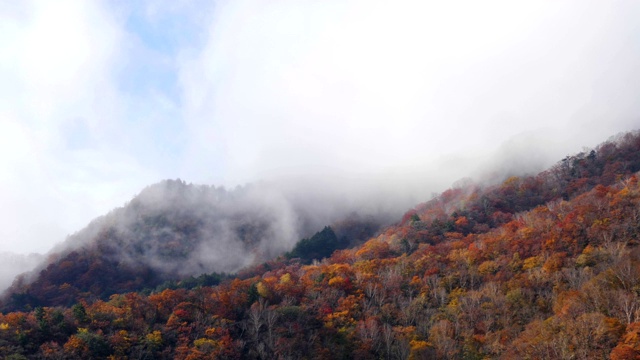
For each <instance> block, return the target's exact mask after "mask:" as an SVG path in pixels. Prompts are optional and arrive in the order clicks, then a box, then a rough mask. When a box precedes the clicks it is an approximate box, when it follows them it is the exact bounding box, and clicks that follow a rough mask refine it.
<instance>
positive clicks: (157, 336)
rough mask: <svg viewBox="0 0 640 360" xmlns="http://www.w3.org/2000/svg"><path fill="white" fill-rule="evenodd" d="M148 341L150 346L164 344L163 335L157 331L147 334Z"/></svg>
mask: <svg viewBox="0 0 640 360" xmlns="http://www.w3.org/2000/svg"><path fill="white" fill-rule="evenodd" d="M146 339H147V342H149V343H150V344H153V345H156V346H159V345H161V344H162V333H161V332H160V331H157V330H156V331H154V332H152V333H149V334H147V336H146Z"/></svg>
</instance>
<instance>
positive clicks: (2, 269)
mask: <svg viewBox="0 0 640 360" xmlns="http://www.w3.org/2000/svg"><path fill="white" fill-rule="evenodd" d="M43 260H44V255H42V254H36V253H32V254H28V255H25V254H15V253H11V252H6V251H5V252H0V280H4V281H0V289H3V290H4V289H6V288H8V287H9V286H10V285H11V280H12V279H13V278H15V277H16V276H17V275H20V274H22V273H24V272H26V271H30V270H33V269H34V268H35V267H36V266H38V265H39V264H40V263H42V261H43Z"/></svg>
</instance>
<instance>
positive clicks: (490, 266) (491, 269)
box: [478, 260, 499, 275]
mask: <svg viewBox="0 0 640 360" xmlns="http://www.w3.org/2000/svg"><path fill="white" fill-rule="evenodd" d="M498 268H499V266H498V263H496V262H495V261H491V260H488V261H485V262H483V263H482V264H480V266H478V272H479V273H480V274H481V275H489V274H493V273H495V272H496V271H498Z"/></svg>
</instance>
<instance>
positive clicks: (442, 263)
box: [0, 132, 640, 360]
mask: <svg viewBox="0 0 640 360" xmlns="http://www.w3.org/2000/svg"><path fill="white" fill-rule="evenodd" d="M638 171H640V133H637V132H636V133H631V134H626V135H624V136H619V137H617V138H616V139H613V140H611V141H609V142H607V143H604V144H602V145H600V146H599V147H597V148H596V149H594V150H593V151H588V152H585V153H581V154H578V155H575V156H570V157H567V158H565V159H564V160H562V161H560V162H559V163H558V164H557V165H556V166H554V167H552V168H551V169H549V170H547V171H545V172H542V173H540V174H538V175H535V176H528V177H511V178H508V179H506V180H505V181H504V182H502V183H501V184H498V185H494V186H480V185H468V186H465V187H458V188H453V189H450V190H448V191H445V192H444V193H442V194H441V195H440V196H438V197H436V198H434V199H432V200H430V201H428V202H426V203H424V204H421V205H419V206H417V207H416V208H415V209H413V210H411V211H409V212H407V213H406V214H405V216H404V217H403V218H402V220H401V221H399V222H398V223H397V224H395V225H393V226H390V227H388V228H386V229H384V230H383V231H381V232H379V233H378V234H377V235H376V236H374V237H372V238H370V239H369V240H368V241H366V242H365V243H363V244H361V245H358V246H355V247H350V248H344V249H339V250H336V251H335V252H333V254H332V255H331V256H330V257H328V258H325V259H324V260H319V259H316V261H312V260H313V259H314V258H322V257H324V256H325V255H326V254H325V253H324V248H323V247H322V244H326V245H328V246H335V247H336V248H339V247H341V243H340V238H341V237H340V235H337V234H336V233H340V231H334V229H332V228H329V227H327V228H325V229H324V230H322V231H321V232H318V233H317V234H316V235H314V236H310V237H307V238H306V239H304V240H302V241H300V242H299V243H298V244H297V245H296V246H295V247H293V250H292V251H291V252H289V253H288V254H287V255H286V256H281V257H279V258H277V259H276V260H272V261H267V262H264V263H263V264H261V265H257V266H252V267H249V268H245V269H243V270H241V271H239V272H238V273H237V275H236V276H231V277H229V278H225V279H222V281H221V282H220V283H219V284H218V285H216V286H209V285H211V284H210V283H206V281H204V280H206V279H204V280H203V281H200V282H198V281H191V282H189V281H187V282H186V283H182V284H180V283H173V284H172V285H170V286H166V287H165V288H164V289H157V291H151V292H149V293H143V292H127V289H126V288H123V289H122V291H120V292H119V293H117V294H114V295H112V296H111V297H110V298H108V299H106V300H99V299H94V298H89V297H82V296H80V297H79V298H78V297H76V298H75V299H80V300H75V301H74V300H73V299H74V298H73V297H69V298H68V299H67V304H68V305H71V303H74V304H73V305H71V306H52V307H49V306H45V307H35V308H33V309H31V310H29V311H24V312H11V313H3V314H2V315H1V316H0V354H2V355H3V356H9V355H12V356H14V358H21V357H20V356H23V357H26V358H58V359H59V358H74V359H76V358H77V359H84V358H109V357H111V358H116V359H120V358H122V359H124V358H138V359H143V358H147V359H151V358H154V359H157V358H165V359H174V358H175V359H204V358H211V359H215V358H220V359H301V358H309V359H372V358H374V359H375V358H382V359H432V358H440V359H485V358H492V359H493V358H505V359H513V358H522V359H602V358H611V359H615V360H621V359H637V358H638V357H640V290H639V289H640V248H639V247H638V244H639V242H638V240H639V235H640V184H639V181H638V174H637V172H638ZM355 228H357V227H353V228H352V230H351V232H347V231H344V233H345V234H347V233H353V232H356V231H355V230H353V229H355ZM157 236H158V234H157V233H151V235H149V239H150V240H149V241H154V240H153V239H155V238H156V237H157ZM184 238H185V240H186V241H188V240H187V239H188V238H189V234H188V232H187V233H185V237H184ZM114 271H115V270H114ZM63 274H65V275H66V274H67V273H63ZM96 275H98V274H96ZM125 278H126V276H125ZM141 281H143V282H144V280H141ZM217 281H218V279H216V282H217ZM34 284H35V283H34ZM42 285H44V284H39V285H37V286H42ZM178 285H180V286H178ZM64 286H66V285H64V284H63V287H64ZM69 286H71V285H69ZM31 289H35V288H33V287H32V288H31ZM114 290H117V289H114ZM45 294H46V293H45ZM43 301H48V299H44V300H43Z"/></svg>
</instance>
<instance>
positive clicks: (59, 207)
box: [0, 0, 640, 252]
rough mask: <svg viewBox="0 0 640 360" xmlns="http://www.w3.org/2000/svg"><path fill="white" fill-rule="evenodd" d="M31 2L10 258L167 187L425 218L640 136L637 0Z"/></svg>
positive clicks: (0, 191) (0, 163) (20, 72)
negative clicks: (423, 206)
mask: <svg viewBox="0 0 640 360" xmlns="http://www.w3.org/2000/svg"><path fill="white" fill-rule="evenodd" d="M17 4H18V5H15V4H12V3H11V2H8V1H7V2H0V47H1V48H2V49H3V51H2V52H0V78H1V79H2V81H0V206H1V207H0V250H10V251H17V252H29V251H46V250H47V249H48V248H50V247H51V245H53V244H54V243H55V242H58V241H60V240H62V239H63V237H64V235H65V234H67V233H70V232H73V231H75V230H78V229H79V228H80V227H82V226H83V225H84V224H86V223H87V222H88V221H89V220H90V219H91V218H93V217H95V216H97V215H100V214H102V213H104V212H106V211H108V210H109V209H111V208H113V207H115V206H119V205H122V203H123V202H124V201H126V200H128V199H130V198H131V196H132V195H133V194H135V193H136V192H137V191H139V190H140V189H141V188H142V187H143V186H144V185H146V184H148V183H151V182H154V181H157V180H160V179H161V178H175V177H181V178H183V179H186V180H187V181H193V182H206V183H213V184H216V185H226V186H235V185H236V184H242V183H245V182H250V181H254V180H257V179H264V178H267V179H269V178H271V179H273V178H282V177H293V178H296V179H300V178H305V179H308V178H314V177H315V178H317V177H329V179H328V180H326V179H325V180H324V182H323V184H324V186H330V187H331V188H333V189H336V188H340V187H342V188H343V189H347V190H340V191H344V192H345V193H353V192H359V194H357V197H359V198H360V199H363V198H370V195H369V194H370V192H371V191H373V190H372V189H374V188H375V189H377V191H381V192H387V193H391V192H394V191H395V192H396V193H397V195H396V196H397V197H401V198H402V197H403V199H402V201H403V203H411V202H412V201H413V202H418V201H421V200H425V197H427V196H428V195H429V194H431V192H434V191H438V190H441V188H442V187H443V186H447V185H448V184H450V183H451V182H453V181H455V180H457V179H459V178H460V177H464V176H468V175H473V174H477V173H478V171H481V170H482V169H483V166H484V165H486V164H488V163H496V162H497V164H496V165H501V164H500V161H502V159H506V160H505V161H508V162H509V164H508V165H509V166H515V165H516V164H522V163H527V162H528V161H529V162H533V163H534V165H535V166H545V165H548V164H550V163H551V162H553V161H555V160H557V159H559V158H561V157H563V156H564V155H566V154H567V153H571V152H575V151H579V150H580V149H581V148H582V146H593V145H596V144H597V143H599V142H601V141H603V140H606V138H607V137H608V136H610V135H613V134H615V133H617V132H619V131H625V130H630V129H633V128H638V127H640V126H639V125H640V121H638V120H639V116H638V115H639V114H640V103H639V102H638V101H637V99H636V97H637V94H638V93H640V92H639V90H640V89H639V88H640V68H638V66H637V64H639V63H640V26H639V25H638V21H637V19H638V18H640V4H639V3H637V2H633V1H606V2H605V1H562V2H559V1H530V2H514V1H483V2H478V1H449V2H435V1H433V2H432V1H374V0H367V1H332V0H326V1H311V0H296V1H293V0H291V1H287V0H278V1H264V0H262V1H261V0H233V1H218V2H216V3H215V4H214V5H213V6H210V5H209V2H203V3H202V4H197V6H196V5H192V4H191V5H189V4H188V3H186V2H180V1H179V2H166V3H161V5H160V6H159V5H157V3H154V2H149V3H144V2H142V3H136V5H127V6H123V5H122V4H120V5H113V3H111V2H98V1H89V2H87V1H60V2H55V3H52V2H44V1H42V2H38V1H33V2H21V3H17ZM154 4H155V5H154ZM169 5H171V6H169ZM134 15H135V16H137V19H138V20H140V19H142V20H143V21H142V22H140V23H135V24H132V21H131V19H132V18H133V17H134ZM172 18H173V19H176V18H177V19H179V20H180V21H169V20H170V19H172ZM167 19H169V20H167ZM159 49H160V50H159ZM168 75H172V76H173V77H172V76H168ZM161 80H162V81H161ZM140 84H142V85H144V86H141V88H142V89H138V88H137V85H140ZM145 84H146V85H145ZM514 153H515V154H514ZM498 154H499V155H498ZM495 159H500V161H496V160H495ZM327 184H330V185H327Z"/></svg>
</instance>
